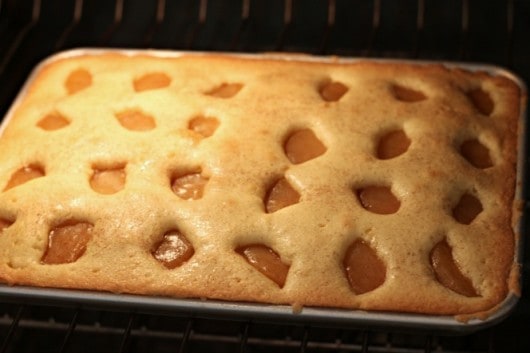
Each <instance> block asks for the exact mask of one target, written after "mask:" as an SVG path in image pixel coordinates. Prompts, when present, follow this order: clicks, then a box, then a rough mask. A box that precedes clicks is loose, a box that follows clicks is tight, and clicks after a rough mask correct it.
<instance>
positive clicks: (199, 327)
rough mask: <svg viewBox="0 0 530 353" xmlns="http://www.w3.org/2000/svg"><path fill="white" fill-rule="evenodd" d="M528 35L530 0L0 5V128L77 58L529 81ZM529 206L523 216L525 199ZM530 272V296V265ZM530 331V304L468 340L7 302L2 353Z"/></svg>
mask: <svg viewBox="0 0 530 353" xmlns="http://www.w3.org/2000/svg"><path fill="white" fill-rule="evenodd" d="M528 37H530V2H528V1H526V0H492V1H487V2H485V1H476V0H447V1H444V2H436V1H429V0H397V1H388V0H386V1H385V0H358V1H351V0H314V1H305V0H234V1H214V0H150V1H142V0H112V1H105V0H18V1H17V0H0V116H3V115H4V114H5V112H6V111H7V109H8V107H9V106H10V103H11V102H12V101H13V100H14V97H15V95H16V93H17V92H18V90H19V89H20V86H21V85H22V83H23V82H24V80H25V78H26V77H27V75H28V74H29V72H30V71H31V69H32V68H33V67H34V66H35V64H37V63H38V62H40V61H41V60H42V59H43V58H45V57H47V56H49V55H51V54H53V53H56V52H58V51H61V50H65V49H70V48H77V47H114V48H157V49H176V50H201V51H225V52H300V53H309V54H319V55H343V56H351V57H393V58H407V59H428V60H430V59H433V60H447V61H463V62H471V61H473V62H487V63H491V64H496V65H500V66H504V67H507V68H509V69H511V70H513V71H515V72H517V73H518V74H519V75H520V76H521V77H522V78H523V79H524V80H525V81H527V82H529V81H530V46H528V45H527V38H528ZM527 150H528V148H527ZM526 155H528V153H526ZM524 199H525V200H526V203H525V211H526V212H527V211H528V208H529V205H528V199H529V197H528V191H527V190H526V191H524ZM525 227H528V224H526V225H525ZM529 243H530V242H526V245H525V247H526V249H525V252H526V253H527V254H528V253H529V248H530V246H529V245H530V244H529ZM524 261H525V262H524V263H523V269H522V275H523V282H524V285H526V286H528V284H530V281H529V279H530V261H529V256H527V257H526V259H524ZM523 293H524V292H523ZM529 324H530V301H529V300H528V295H526V296H525V295H524V294H523V298H522V300H521V301H520V303H519V306H518V308H517V309H516V311H515V312H514V313H513V314H512V315H511V316H510V317H509V318H508V319H507V320H505V321H504V322H503V323H501V324H499V325H496V326H494V327H491V328H488V329H485V330H481V331H479V332H476V333H473V334H469V335H465V336H444V335H440V334H436V333H429V332H399V331H398V332H396V331H395V330H385V328H381V329H372V328H371V329H367V328H363V327H319V326H314V325H305V326H304V325H293V324H288V323H278V322H275V323H273V322H258V321H254V320H250V321H245V320H240V319H229V318H204V317H198V316H195V315H190V314H186V315H182V314H180V315H179V313H175V314H174V315H156V314H149V313H140V312H137V311H135V310H130V311H123V310H122V311H118V310H112V309H109V308H105V309H101V308H95V307H86V306H83V307H81V306H77V307H71V306H60V305H58V304H57V303H54V304H53V305H52V304H43V303H30V302H27V301H18V302H17V301H9V302H7V301H6V302H4V301H2V299H0V353H3V352H20V351H27V352H84V351H87V352H98V351H101V352H142V351H150V352H192V351H215V352H269V351H275V352H276V351H277V352H527V351H529V350H530V342H526V341H525V337H526V336H525V335H527V333H525V330H526V329H527V328H528V325H529ZM525 327H526V329H525Z"/></svg>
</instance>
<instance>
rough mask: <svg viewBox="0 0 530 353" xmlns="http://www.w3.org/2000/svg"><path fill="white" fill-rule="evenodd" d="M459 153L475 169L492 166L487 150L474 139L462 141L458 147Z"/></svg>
mask: <svg viewBox="0 0 530 353" xmlns="http://www.w3.org/2000/svg"><path fill="white" fill-rule="evenodd" d="M460 153H461V155H462V157H464V158H465V159H466V160H467V161H468V162H469V163H471V165H473V166H474V167H475V168H479V169H486V168H489V167H492V166H493V162H492V160H491V157H490V152H489V150H488V148H487V147H486V146H484V145H483V144H482V143H480V142H479V141H478V140H476V139H471V140H467V141H464V143H462V145H461V146H460Z"/></svg>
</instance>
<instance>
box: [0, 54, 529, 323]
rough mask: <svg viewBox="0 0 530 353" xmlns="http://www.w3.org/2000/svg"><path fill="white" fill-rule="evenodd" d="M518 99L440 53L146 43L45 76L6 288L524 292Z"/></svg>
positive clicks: (478, 300)
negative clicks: (151, 49)
mask: <svg viewBox="0 0 530 353" xmlns="http://www.w3.org/2000/svg"><path fill="white" fill-rule="evenodd" d="M520 101H521V96H520V92H519V88H518V86H517V85H516V84H515V83H514V82H512V81H511V80H510V79H508V78H506V77H502V76H494V75H491V74H488V73H485V72H471V71H466V70H463V69H455V68H447V67H444V66H442V65H434V64H428V65H418V64H412V63H399V62H370V61H363V60H361V61H355V62H343V61H340V60H327V61H326V62H323V61H322V62H320V61H318V60H317V61H315V60H305V59H304V58H303V57H301V58H298V57H295V58H291V59H289V60H283V59H279V58H274V57H267V56H255V57H252V56H247V57H238V56H230V55H214V54H194V55H187V54H184V55H179V56H171V55H168V56H163V57H160V56H156V55H151V54H149V53H148V52H145V53H142V52H136V53H135V54H132V55H124V54H120V53H115V52H100V53H93V54H79V55H69V56H66V57H59V58H58V59H52V60H48V61H47V62H46V63H45V64H43V65H41V66H40V67H39V68H38V70H37V71H36V72H35V74H34V76H33V78H32V80H31V81H30V82H29V85H28V86H27V87H26V89H25V91H24V92H23V94H22V96H21V97H20V99H19V100H18V102H17V104H16V105H15V106H14V108H13V109H12V111H11V113H10V115H9V117H8V118H7V119H5V120H6V121H4V126H3V130H2V133H1V137H0V279H1V280H2V281H3V282H5V283H8V284H14V285H17V284H19V285H21V284H24V285H33V286H45V287H61V288H79V289H90V290H102V291H111V292H118V293H136V294H144V295H163V296H172V297H192V298H211V299H222V300H233V301H250V302H262V303H275V304H291V305H303V306H323V307H336V308H352V309H357V308H359V309H365V310H388V311H398V312H415V313H426V314H449V315H457V314H472V313H477V312H482V311H487V310H490V309H491V308H493V307H495V306H496V305H498V304H499V303H500V302H502V300H503V299H504V298H505V297H506V296H507V294H508V293H509V292H510V291H517V288H515V287H516V285H515V284H514V283H513V281H511V280H510V278H511V276H512V275H513V271H516V264H514V253H515V246H516V241H517V238H516V235H515V234H514V231H513V229H512V223H513V220H514V218H515V217H516V212H515V211H514V203H515V201H514V197H515V196H514V195H515V186H516V185H515V184H516V161H517V133H518V132H517V129H518V119H519V114H520Z"/></svg>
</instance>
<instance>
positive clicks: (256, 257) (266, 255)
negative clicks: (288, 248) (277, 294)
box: [236, 244, 289, 288]
mask: <svg viewBox="0 0 530 353" xmlns="http://www.w3.org/2000/svg"><path fill="white" fill-rule="evenodd" d="M236 252H237V253H238V254H239V255H241V256H243V257H244V258H245V260H247V262H248V263H249V264H251V265H252V266H253V267H254V268H255V269H256V270H258V271H259V272H261V273H262V274H264V275H265V276H266V277H268V278H269V279H271V280H272V281H274V282H275V283H276V284H277V285H278V286H279V287H280V288H283V286H284V285H285V280H286V279H287V273H288V272H289V266H288V265H286V264H285V263H283V262H282V260H281V259H280V256H279V255H278V254H277V253H276V252H275V251H274V250H273V249H271V248H269V247H267V246H265V245H262V244H252V245H246V246H241V247H239V248H237V249H236Z"/></svg>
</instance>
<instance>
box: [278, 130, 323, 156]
mask: <svg viewBox="0 0 530 353" xmlns="http://www.w3.org/2000/svg"><path fill="white" fill-rule="evenodd" d="M326 150H327V148H326V146H324V144H323V143H322V142H321V141H320V140H319V139H318V138H317V137H316V135H315V133H314V132H313V131H311V130H310V129H303V130H298V131H295V132H294V133H292V134H291V135H290V136H289V137H288V138H287V140H286V142H285V144H284V152H285V155H286V156H287V158H288V159H289V161H291V163H293V164H300V163H303V162H306V161H308V160H311V159H313V158H316V157H318V156H320V155H322V154H324V153H325V152H326Z"/></svg>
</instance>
